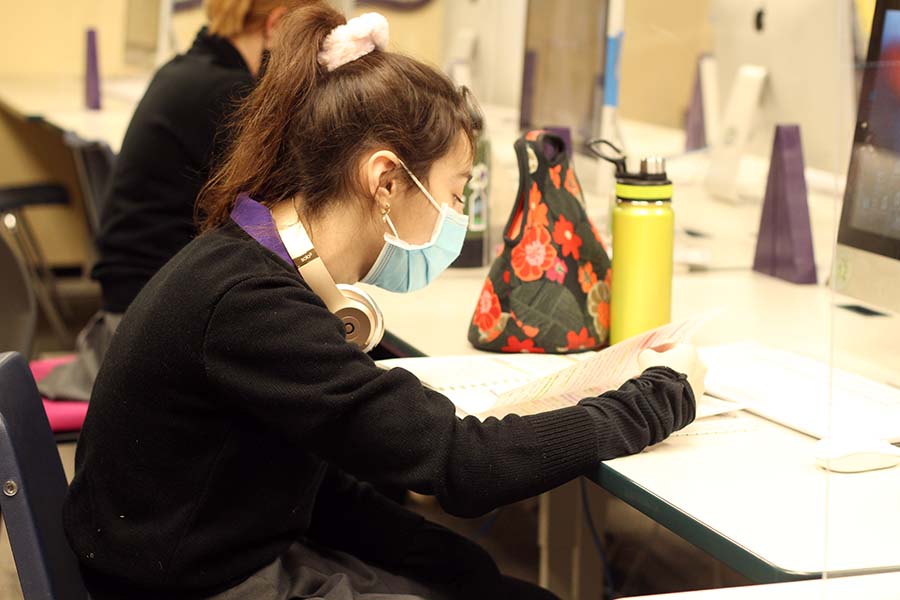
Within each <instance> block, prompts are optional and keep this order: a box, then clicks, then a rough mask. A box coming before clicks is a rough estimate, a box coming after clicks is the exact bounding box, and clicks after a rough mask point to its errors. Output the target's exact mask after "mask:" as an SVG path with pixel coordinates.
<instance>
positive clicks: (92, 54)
mask: <svg viewBox="0 0 900 600" xmlns="http://www.w3.org/2000/svg"><path fill="white" fill-rule="evenodd" d="M84 103H85V105H86V106H87V107H88V108H89V109H91V110H100V68H99V64H98V62H97V30H96V29H94V28H93V27H90V28H88V30H87V53H86V63H85V67H84Z"/></svg>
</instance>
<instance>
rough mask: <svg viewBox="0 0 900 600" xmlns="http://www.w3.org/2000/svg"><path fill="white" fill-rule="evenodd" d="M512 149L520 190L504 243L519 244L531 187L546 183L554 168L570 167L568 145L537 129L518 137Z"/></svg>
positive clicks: (523, 228)
mask: <svg viewBox="0 0 900 600" xmlns="http://www.w3.org/2000/svg"><path fill="white" fill-rule="evenodd" d="M513 147H514V148H515V151H516V159H517V162H518V165H519V189H518V191H517V192H516V203H515V205H514V206H513V210H512V212H511V213H510V215H509V220H508V221H507V223H506V227H505V228H504V229H503V240H504V241H505V242H507V243H508V244H514V243H518V241H519V239H520V238H521V237H522V233H523V232H524V230H525V227H524V223H526V222H527V221H528V211H529V203H528V201H527V200H528V196H529V194H530V193H531V186H532V185H533V184H534V183H536V182H538V181H541V180H546V179H545V177H546V173H547V171H549V170H550V168H551V167H555V166H557V165H563V164H564V165H566V166H567V167H568V154H566V142H565V140H563V138H561V137H560V136H558V135H556V134H553V133H550V132H547V131H544V130H541V129H534V130H531V131H529V132H527V133H525V134H524V135H522V136H521V137H519V139H517V140H516V143H515V144H514V146H513Z"/></svg>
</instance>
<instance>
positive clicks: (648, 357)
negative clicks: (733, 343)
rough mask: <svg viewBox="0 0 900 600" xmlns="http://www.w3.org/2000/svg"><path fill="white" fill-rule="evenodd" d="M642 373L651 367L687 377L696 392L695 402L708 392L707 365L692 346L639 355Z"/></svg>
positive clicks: (682, 345) (660, 349)
mask: <svg viewBox="0 0 900 600" xmlns="http://www.w3.org/2000/svg"><path fill="white" fill-rule="evenodd" d="M638 365H639V366H640V368H641V371H645V370H647V369H649V368H650V367H669V368H670V369H672V370H673V371H677V372H678V373H684V374H685V375H687V380H688V383H689V384H690V386H691V390H692V391H693V392H694V400H695V401H696V402H699V401H700V397H701V396H703V393H704V392H705V391H706V385H705V379H706V365H705V364H704V363H703V361H702V360H700V356H699V355H698V354H697V349H696V348H695V347H694V346H693V345H692V344H674V345H668V346H660V347H657V348H648V349H646V350H644V351H643V352H641V353H640V355H638Z"/></svg>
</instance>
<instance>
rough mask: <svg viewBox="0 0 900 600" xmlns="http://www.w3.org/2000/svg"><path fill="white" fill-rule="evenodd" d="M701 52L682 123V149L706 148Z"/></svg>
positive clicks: (702, 55) (703, 55) (702, 56)
mask: <svg viewBox="0 0 900 600" xmlns="http://www.w3.org/2000/svg"><path fill="white" fill-rule="evenodd" d="M705 56H706V55H705V54H701V55H700V58H698V59H697V72H696V73H695V74H694V91H693V92H691V101H690V104H688V110H687V118H686V119H685V124H684V149H685V150H687V151H689V152H690V151H691V150H700V149H701V148H706V124H705V122H704V117H703V87H702V86H701V84H700V62H701V61H702V60H703V58H704V57H705Z"/></svg>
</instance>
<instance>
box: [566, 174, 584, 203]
mask: <svg viewBox="0 0 900 600" xmlns="http://www.w3.org/2000/svg"><path fill="white" fill-rule="evenodd" d="M566 189H567V190H569V193H570V194H572V195H573V196H575V197H576V198H580V197H581V188H580V187H579V186H578V180H577V179H575V171H573V170H572V169H569V170H568V172H566Z"/></svg>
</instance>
